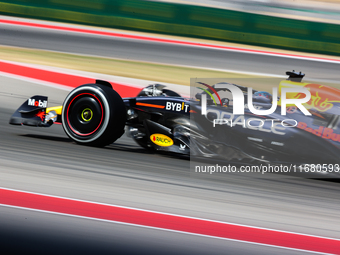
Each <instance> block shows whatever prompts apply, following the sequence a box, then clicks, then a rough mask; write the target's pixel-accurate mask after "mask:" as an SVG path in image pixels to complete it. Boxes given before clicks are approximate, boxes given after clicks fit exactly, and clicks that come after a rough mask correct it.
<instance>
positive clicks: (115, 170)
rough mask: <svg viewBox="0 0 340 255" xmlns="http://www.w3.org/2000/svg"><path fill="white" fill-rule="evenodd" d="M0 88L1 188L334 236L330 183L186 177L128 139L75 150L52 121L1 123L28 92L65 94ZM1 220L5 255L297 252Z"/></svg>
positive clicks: (183, 165) (39, 218)
mask: <svg viewBox="0 0 340 255" xmlns="http://www.w3.org/2000/svg"><path fill="white" fill-rule="evenodd" d="M0 84H1V85H0V87H1V91H2V93H1V96H0V97H1V102H2V104H1V109H0V126H1V130H2V132H1V134H0V137H1V138H0V140H1V144H0V162H1V178H0V186H1V187H4V188H12V189H19V190H24V191H30V192H39V193H43V194H49V195H57V196H64V197H69V198H76V199H84V200H89V201H95V202H102V203H109V204H115V205H121V206H130V207H135V208H141V209H147V210H154V211H160V212H167V213H174V214H180V215H186V216H191V217H200V218H205V219H211V220H219V221H225V222H232V223H239V224H247V225H251V226H257V227H264V228H271V229H278V230H285V231H293V232H298V233H304V234H310V235H318V236H325V237H331V238H339V237H340V233H339V227H340V226H339V225H340V224H339V222H340V221H339V209H340V203H339V200H340V199H339V196H338V194H339V191H340V187H339V185H338V183H333V182H324V181H317V180H308V179H302V178H296V177H289V178H288V177H284V178H283V177H282V176H277V175H271V176H270V178H268V177H269V176H268V177H267V178H259V177H256V178H254V177H252V176H248V175H237V174H236V175H228V174H220V175H211V176H210V175H206V174H202V175H201V174H196V175H193V174H190V171H189V170H188V169H189V161H188V160H187V159H179V158H176V157H173V156H171V155H159V154H153V153H148V152H146V151H145V150H143V149H141V148H140V147H138V146H137V145H135V144H134V142H133V141H131V140H130V139H129V138H127V137H122V138H121V139H119V140H118V141H117V142H116V143H115V144H113V145H111V146H108V147H106V148H102V149H100V148H91V147H86V146H79V145H76V144H74V143H73V142H72V141H71V140H69V139H68V138H67V137H66V135H65V134H64V132H63V130H62V127H61V126H60V125H55V126H52V127H51V128H34V127H21V126H10V125H8V120H9V117H10V115H11V114H12V112H14V110H15V109H16V107H17V106H19V105H20V104H21V103H22V102H23V101H24V100H26V99H27V98H28V97H29V96H30V95H34V94H42V92H43V93H44V94H48V95H49V96H50V97H49V103H50V105H58V104H60V103H61V102H62V101H63V98H64V97H65V95H66V94H67V91H62V90H58V89H54V88H50V87H45V86H41V85H37V84H34V83H29V82H26V81H20V80H16V79H12V78H8V77H0ZM202 164H204V163H202ZM0 215H1V216H0V224H1V228H0V235H1V236H0V237H1V239H2V240H5V241H6V242H5V245H4V246H3V249H4V250H5V251H7V253H8V254H13V253H20V252H27V251H29V252H35V253H44V251H46V250H48V253H55V254H57V253H59V254H60V253H65V252H66V253H73V252H89V253H91V252H92V253H97V252H98V251H99V253H110V252H113V251H117V252H119V253H141V252H142V253H155V254H156V253H169V254H175V253H176V254H192V253H195V254H299V253H303V252H298V251H296V250H294V251H291V250H286V249H281V248H273V247H267V246H260V245H254V244H247V243H239V242H234V241H228V240H218V239H213V238H207V237H199V236H192V235H187V234H179V233H172V232H167V231H162V230H153V229H145V228H141V227H135V226H126V225H121V224H117V223H106V222H99V221H94V220H86V219H79V218H72V217H69V216H62V215H53V214H46V213H42V212H35V211H27V210H23V209H17V208H8V207H0ZM99 253H97V254H99Z"/></svg>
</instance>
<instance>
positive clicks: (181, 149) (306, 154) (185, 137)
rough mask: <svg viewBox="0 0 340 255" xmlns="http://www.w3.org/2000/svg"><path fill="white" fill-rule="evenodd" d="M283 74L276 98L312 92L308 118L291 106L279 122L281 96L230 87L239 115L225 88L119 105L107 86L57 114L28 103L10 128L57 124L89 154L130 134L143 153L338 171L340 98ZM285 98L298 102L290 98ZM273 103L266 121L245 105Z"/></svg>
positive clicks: (82, 94) (42, 103)
mask: <svg viewBox="0 0 340 255" xmlns="http://www.w3.org/2000/svg"><path fill="white" fill-rule="evenodd" d="M286 74H287V75H289V78H288V79H287V80H284V81H282V82H281V83H280V87H279V91H281V90H282V88H287V87H288V88H289V87H295V88H296V87H303V88H305V89H306V90H307V91H309V92H310V95H311V99H310V100H309V101H308V102H306V103H304V104H303V105H304V107H306V108H307V109H308V111H309V112H310V113H311V114H312V115H311V116H308V115H305V114H304V112H302V111H301V109H300V108H299V107H296V106H294V105H293V106H290V105H287V107H285V109H286V115H282V114H281V110H282V109H281V108H282V107H281V103H280V98H279V97H278V96H277V97H276V96H274V97H273V95H271V94H269V93H268V92H264V91H255V90H254V91H251V92H249V91H248V90H247V88H246V87H242V86H238V85H235V84H232V86H234V87H236V88H237V89H238V90H241V91H242V93H243V96H244V98H243V99H242V100H241V101H242V104H243V106H244V114H235V113H234V112H233V108H235V105H236V103H237V102H236V101H235V99H234V100H233V98H231V97H229V98H228V97H225V98H220V96H219V94H220V92H229V93H230V90H228V89H226V88H221V87H223V85H231V84H229V83H219V84H215V85H212V86H210V85H207V84H203V83H202V84H203V86H204V89H203V88H202V89H201V90H200V92H198V93H197V94H195V95H194V97H195V98H191V99H189V98H183V97H181V96H180V95H179V94H177V93H176V92H174V91H171V90H168V89H165V88H164V87H165V86H163V85H160V84H155V85H150V86H148V87H146V88H144V89H143V90H142V91H141V92H140V93H139V95H138V96H137V97H133V98H124V99H122V98H121V97H120V96H119V94H118V93H117V92H116V91H115V90H113V88H112V87H111V84H110V83H108V82H105V81H101V80H97V81H96V83H95V84H85V85H82V86H79V87H77V88H75V89H74V90H72V91H71V92H70V93H69V94H68V96H67V97H66V99H65V101H64V103H63V105H62V106H59V107H47V97H45V96H33V97H31V98H30V99H28V100H27V101H26V102H24V103H23V104H22V105H21V106H20V107H19V109H18V110H17V111H16V112H15V113H14V114H13V116H12V117H11V119H10V121H9V123H10V124H13V125H29V126H38V127H49V126H51V125H52V124H53V123H55V122H60V123H62V126H63V129H64V131H65V133H66V134H67V135H68V136H69V137H70V138H71V139H72V140H73V141H75V142H76V143H78V144H84V145H91V146H106V145H109V144H111V143H113V142H114V141H116V140H117V139H118V138H119V137H121V136H122V134H123V133H124V131H125V130H127V131H128V133H129V136H130V137H132V138H133V139H134V140H135V141H136V142H137V143H138V144H139V145H140V146H142V147H144V148H146V149H149V150H155V151H157V150H160V151H167V152H174V153H180V154H185V155H192V156H198V157H202V156H203V157H210V158H211V157H218V158H222V159H224V160H227V161H229V162H248V163H251V162H275V163H296V164H306V163H318V164H323V163H325V164H338V163H339V152H340V120H339V118H340V116H339V107H340V91H339V90H338V89H335V88H332V87H327V86H322V85H317V84H311V83H304V82H302V78H303V77H304V74H302V73H301V72H300V73H297V72H294V71H293V72H287V73H286ZM202 84H201V85H202ZM225 87H228V86H225ZM229 87H230V86H229ZM249 93H251V97H249V96H248V95H249ZM207 96H211V98H209V99H208V98H207ZM275 97H276V98H275ZM288 97H289V96H288ZM290 98H303V96H302V95H301V93H295V94H294V93H290ZM249 100H251V101H252V102H249ZM203 101H204V102H205V103H206V105H203V104H202V102H203ZM276 101H277V108H276V110H275V111H273V112H272V113H271V114H268V115H256V114H254V113H253V112H251V111H250V107H249V104H250V103H251V104H252V105H253V109H254V108H255V109H270V108H271V106H272V104H273V103H274V102H276Z"/></svg>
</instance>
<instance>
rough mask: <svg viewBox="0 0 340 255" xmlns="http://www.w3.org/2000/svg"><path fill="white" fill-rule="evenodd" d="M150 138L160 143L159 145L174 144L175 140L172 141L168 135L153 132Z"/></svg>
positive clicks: (157, 143)
mask: <svg viewBox="0 0 340 255" xmlns="http://www.w3.org/2000/svg"><path fill="white" fill-rule="evenodd" d="M150 140H151V141H152V142H153V143H154V144H156V145H158V146H162V147H168V146H171V145H173V144H174V142H173V141H172V139H171V138H170V137H168V136H166V135H163V134H152V135H151V136H150Z"/></svg>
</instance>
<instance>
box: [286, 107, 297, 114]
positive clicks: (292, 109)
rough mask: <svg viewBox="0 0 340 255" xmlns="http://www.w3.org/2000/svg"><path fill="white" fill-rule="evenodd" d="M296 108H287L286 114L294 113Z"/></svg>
mask: <svg viewBox="0 0 340 255" xmlns="http://www.w3.org/2000/svg"><path fill="white" fill-rule="evenodd" d="M296 111H297V107H296V106H289V107H287V113H296Z"/></svg>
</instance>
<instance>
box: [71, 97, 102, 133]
mask: <svg viewBox="0 0 340 255" xmlns="http://www.w3.org/2000/svg"><path fill="white" fill-rule="evenodd" d="M66 118H67V123H68V127H69V128H70V129H71V130H72V132H73V133H75V134H76V135H79V136H82V137H84V136H90V135H92V134H94V133H95V132H96V131H97V130H98V129H99V128H100V126H101V124H102V122H103V118H104V110H103V105H102V103H101V101H100V100H99V99H98V98H97V97H96V96H95V95H94V94H90V93H81V94H79V95H76V96H75V97H74V98H73V99H72V101H71V102H70V103H69V105H68V106H67V111H66Z"/></svg>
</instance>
